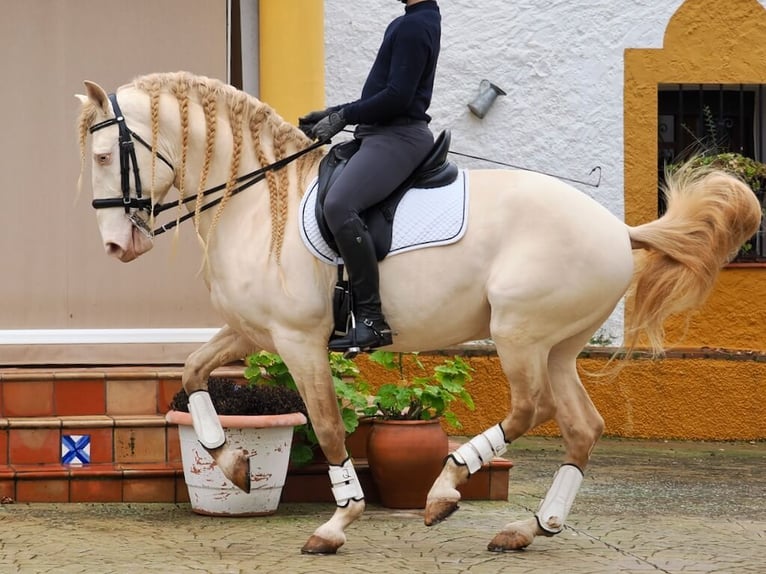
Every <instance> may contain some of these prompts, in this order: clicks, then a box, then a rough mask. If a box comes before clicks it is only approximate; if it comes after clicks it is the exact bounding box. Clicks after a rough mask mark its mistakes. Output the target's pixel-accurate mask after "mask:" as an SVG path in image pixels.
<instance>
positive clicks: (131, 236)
mask: <svg viewBox="0 0 766 574" xmlns="http://www.w3.org/2000/svg"><path fill="white" fill-rule="evenodd" d="M85 90H86V94H85V95H79V96H78V98H79V99H80V101H81V106H80V114H79V120H78V136H79V144H80V151H81V158H80V159H81V175H80V182H78V185H81V180H82V177H83V176H82V174H83V173H84V168H85V162H86V161H87V142H88V137H89V133H90V134H92V136H91V137H90V141H91V148H92V150H91V151H92V165H91V170H92V181H91V183H92V187H93V197H94V200H93V206H94V207H96V208H98V209H97V222H98V227H99V231H100V234H101V237H102V240H103V245H104V249H105V251H106V253H107V254H108V255H109V256H112V257H115V258H117V259H119V260H120V261H122V262H129V261H132V260H134V259H135V258H137V257H139V256H141V255H143V254H144V253H146V252H147V251H149V250H150V249H151V247H152V245H153V239H154V236H153V235H156V234H158V233H159V232H161V231H165V230H166V229H169V228H171V227H173V226H175V225H176V224H178V223H180V222H181V221H183V220H185V219H189V218H191V219H192V220H193V225H194V228H195V231H196V233H197V235H198V238H199V240H200V243H201V246H202V264H201V274H202V275H203V276H204V280H205V281H206V283H207V286H208V288H209V291H210V297H211V301H212V304H213V305H214V307H215V308H216V309H217V310H218V311H219V312H220V314H221V315H222V317H223V318H224V321H225V323H226V324H225V326H223V327H222V328H221V329H220V330H219V331H218V332H217V333H216V334H215V335H214V336H213V337H212V338H211V339H210V340H209V341H208V342H207V343H205V344H204V345H202V346H201V347H200V348H199V349H198V350H196V351H194V352H193V353H191V354H190V355H189V357H188V359H187V360H186V362H185V365H184V370H183V376H182V384H183V387H184V388H185V390H186V391H187V393H188V394H189V396H190V410H191V412H192V417H193V420H194V428H195V431H196V432H197V435H198V438H199V440H200V442H201V443H202V444H203V445H204V446H205V448H207V449H208V450H209V451H210V452H211V454H212V456H213V458H214V460H215V461H216V463H217V464H218V466H219V467H220V468H221V470H222V471H223V473H224V474H225V476H226V477H227V478H228V479H230V480H231V481H232V482H233V483H234V484H236V485H237V486H239V487H240V488H243V489H246V488H248V485H249V479H248V472H249V471H248V465H247V457H246V456H245V455H244V454H243V453H242V452H239V451H236V450H234V449H232V448H230V447H229V445H228V444H227V443H226V442H225V438H224V436H223V432H222V430H221V427H220V423H219V422H218V419H217V417H216V416H215V409H214V408H213V406H212V402H211V401H210V398H209V395H208V393H207V387H206V385H207V379H208V376H209V375H210V373H211V372H212V371H213V370H214V369H215V368H217V367H219V366H221V365H224V364H227V363H230V362H233V361H237V360H241V359H242V358H243V357H245V356H246V355H248V354H250V353H253V352H255V351H257V350H268V351H271V352H275V353H278V354H279V355H280V356H281V357H282V358H283V359H284V361H285V363H286V365H287V366H288V368H289V370H290V372H291V373H292V374H293V376H294V378H295V381H296V383H297V385H298V388H299V390H300V393H301V395H302V397H303V399H304V401H305V403H306V406H307V410H308V414H309V417H310V419H311V421H312V423H313V427H314V429H315V431H316V434H317V437H318V439H319V444H320V446H321V449H322V451H323V452H324V454H325V456H326V458H327V460H328V462H329V470H328V474H329V478H330V482H331V486H332V492H333V495H334V497H335V501H336V507H335V512H334V514H333V515H332V517H331V518H330V519H329V520H328V521H326V522H325V523H323V524H320V525H319V526H318V527H317V528H316V529H315V530H314V532H313V533H312V534H311V535H310V536H309V538H308V540H307V541H306V543H305V544H304V545H303V547H302V549H301V551H302V552H303V553H311V554H334V553H336V552H337V550H338V549H339V548H340V547H341V546H342V545H343V544H344V543H345V542H346V529H347V527H348V526H349V525H350V524H351V523H353V522H354V520H356V519H358V518H359V517H360V515H361V514H362V512H363V510H364V508H365V500H364V493H363V491H362V488H361V486H360V484H359V480H358V477H357V475H356V472H355V470H354V465H353V461H352V460H351V459H350V458H349V455H348V453H347V451H346V447H345V436H344V428H343V424H342V423H341V418H340V414H339V410H338V406H337V401H336V397H335V393H334V389H333V384H332V381H331V375H330V367H329V364H328V348H327V346H328V339H329V337H330V336H331V333H332V331H333V311H332V293H333V289H334V287H335V283H336V280H337V276H336V268H335V266H333V265H331V264H328V263H327V262H323V261H320V260H318V258H317V257H315V256H314V255H312V254H311V253H310V252H309V250H308V249H307V248H306V246H305V245H304V244H303V243H302V241H301V238H300V234H299V229H298V224H297V219H296V218H297V210H298V206H299V202H300V201H301V198H302V197H303V196H304V194H305V190H306V189H307V186H308V185H309V184H310V183H311V182H312V181H313V180H314V179H315V178H316V176H317V170H318V165H319V163H320V160H321V159H322V157H323V156H324V155H325V153H326V147H325V146H322V145H320V144H321V143H322V142H312V141H311V140H310V139H309V138H308V137H306V136H305V135H304V134H303V133H302V132H301V131H300V130H299V129H297V128H296V127H295V126H293V125H291V124H289V123H288V122H286V121H284V120H283V119H282V118H281V117H280V116H279V115H278V114H277V113H276V112H275V111H274V110H273V109H272V108H271V107H270V106H268V105H267V104H265V103H263V102H261V101H259V100H258V99H256V98H254V97H252V96H250V95H248V94H246V93H244V92H241V91H239V90H237V89H235V88H233V87H232V86H229V85H227V84H225V83H223V82H220V81H218V80H215V79H210V78H207V77H204V76H196V75H192V74H190V73H187V72H173V73H156V74H149V75H145V76H140V77H137V78H135V79H134V80H133V81H132V82H131V83H128V84H126V85H123V86H121V87H119V88H118V89H117V90H116V92H115V93H114V94H111V95H109V94H107V92H106V91H105V90H104V89H103V88H102V87H100V86H99V85H98V84H96V83H93V82H90V81H85ZM325 143H326V142H325ZM136 144H138V145H136ZM139 168H140V169H139ZM466 171H467V172H468V175H469V178H468V179H469V185H470V194H469V199H468V210H467V228H466V230H465V234H464V235H463V236H462V238H461V239H460V240H459V241H456V242H454V243H452V244H449V245H445V246H439V247H429V248H425V249H418V250H412V251H408V252H405V253H401V254H397V255H396V256H391V257H387V258H384V259H383V260H382V261H381V263H380V278H381V279H380V288H381V297H382V301H383V310H384V313H385V316H386V317H387V318H388V319H389V323H390V325H391V327H392V329H393V330H394V331H395V333H396V336H395V337H394V343H393V345H391V346H390V347H387V349H390V350H393V351H402V352H412V351H419V350H428V349H437V348H445V347H448V346H451V345H455V344H459V343H463V342H466V341H471V340H481V339H488V338H491V339H492V341H493V342H494V344H495V346H496V349H497V356H498V358H499V360H500V363H501V365H502V369H503V372H504V374H505V376H506V377H507V381H508V385H509V386H510V393H511V397H512V401H511V403H512V406H511V408H510V412H508V414H507V416H506V417H505V418H504V419H503V420H502V421H499V422H498V424H496V425H494V426H492V427H490V428H489V429H487V430H486V431H484V432H483V433H481V434H479V435H477V436H475V437H473V438H472V439H470V441H468V442H467V443H465V444H463V445H462V446H460V447H459V448H457V449H456V450H454V451H453V452H451V453H450V455H449V456H448V457H447V459H446V460H445V463H444V466H443V469H442V471H441V474H440V475H439V476H438V477H437V479H436V480H435V482H434V484H433V486H432V488H431V490H430V492H429V493H428V496H427V500H426V506H425V511H424V522H425V525H427V526H430V525H432V524H436V523H437V522H440V521H442V520H445V519H446V518H447V517H449V516H450V515H451V514H452V513H453V512H454V511H455V510H456V509H457V508H458V502H459V501H460V493H459V492H458V490H457V486H458V485H460V484H461V483H464V482H465V481H466V480H467V479H468V478H469V476H470V475H471V474H472V473H474V472H476V471H477V470H478V469H479V468H481V466H482V464H484V463H485V462H487V461H488V460H490V459H491V458H492V457H493V456H496V455H499V454H502V453H503V452H504V451H505V450H506V448H507V447H508V445H509V444H512V442H513V441H514V440H515V439H517V438H519V437H521V436H522V435H524V434H525V433H526V432H528V431H529V430H530V429H532V428H534V427H536V426H538V425H540V424H543V423H545V422H547V421H549V420H551V419H553V420H555V421H556V423H557V424H558V427H559V429H560V432H561V435H562V439H563V443H564V445H565V455H564V459H563V463H562V465H561V466H560V467H559V468H558V470H557V471H556V472H555V474H554V477H553V481H552V483H551V486H550V488H549V490H548V491H547V493H546V496H545V497H544V498H543V500H542V502H541V503H540V506H539V508H538V510H537V511H536V512H535V513H534V515H533V516H532V517H529V518H523V519H519V520H515V521H512V522H509V523H508V524H505V525H503V526H501V527H500V530H499V531H498V532H497V533H496V534H495V535H494V537H493V538H492V539H491V540H490V542H489V543H488V549H489V550H492V551H511V550H518V549H522V548H524V547H526V546H528V545H529V544H531V543H532V541H533V540H534V538H535V537H537V536H553V535H555V534H557V533H559V532H561V531H562V529H563V528H564V524H565V521H566V519H567V516H568V513H569V511H570V509H571V506H572V504H573V502H574V499H575V496H576V494H577V492H578V490H579V488H580V485H581V482H582V480H583V473H584V471H585V469H586V467H587V465H588V462H589V459H590V456H591V451H592V450H593V448H594V446H595V445H596V442H597V441H598V440H599V438H600V436H601V434H602V433H603V430H604V421H603V418H602V417H601V415H600V414H599V413H598V411H597V410H596V408H595V406H594V405H593V403H592V402H591V400H590V398H589V397H588V395H587V393H586V391H585V388H584V387H583V385H582V383H581V381H580V379H579V377H578V373H577V369H576V358H577V356H578V354H579V352H580V351H581V349H582V348H583V347H584V346H585V345H586V344H587V343H588V342H589V340H590V339H591V337H592V335H593V334H594V333H595V332H596V331H597V329H598V328H599V327H600V326H601V325H602V324H603V322H604V321H605V320H606V319H607V318H608V317H609V316H610V314H611V313H612V312H613V310H614V309H615V308H616V306H617V305H618V303H620V301H621V300H622V299H623V297H626V300H627V301H629V305H630V313H628V314H626V325H625V332H626V334H627V335H628V336H629V337H630V340H631V341H639V340H640V341H641V342H644V343H646V344H647V346H648V347H649V348H650V349H651V350H652V351H653V352H655V353H660V352H661V351H662V344H663V340H662V327H663V323H664V321H665V320H666V319H667V318H668V316H670V315H671V314H677V313H683V312H688V311H691V310H693V309H695V308H697V307H699V306H700V305H701V304H702V303H703V302H704V301H705V299H706V297H707V296H708V294H709V293H710V291H711V290H712V289H713V287H714V284H715V281H716V278H717V276H718V274H719V272H720V270H721V268H722V267H723V266H724V265H725V264H726V263H727V262H728V261H730V259H731V257H732V256H733V255H734V254H735V253H736V252H737V250H738V248H739V247H740V246H741V245H742V244H743V243H744V241H745V240H746V239H747V238H749V237H751V236H752V235H753V234H754V233H755V231H756V230H757V228H758V226H759V223H760V220H761V208H760V205H759V202H758V200H757V199H756V197H755V195H754V193H753V192H752V190H751V189H750V188H749V187H748V186H747V185H746V184H745V183H743V182H742V181H740V180H739V179H737V178H735V177H733V176H731V175H729V174H727V173H723V172H720V171H715V170H695V169H692V168H683V169H681V170H679V171H678V172H676V173H673V174H670V175H669V176H668V181H667V185H666V189H665V195H666V200H667V210H666V212H665V213H664V214H663V215H662V216H661V217H659V218H658V219H656V220H654V221H649V222H646V223H643V224H641V225H637V226H628V225H626V224H625V223H624V222H623V221H622V220H620V219H619V218H617V217H616V216H615V215H614V214H612V213H611V212H610V211H609V210H607V209H606V208H604V207H603V206H601V205H600V204H599V203H598V202H596V201H595V200H593V199H592V198H590V197H588V196H587V195H585V194H583V193H581V192H580V191H578V190H577V189H575V188H574V187H572V186H571V185H569V184H567V183H565V182H562V181H560V180H559V179H557V178H554V177H551V176H547V175H543V174H539V173H533V172H530V171H524V170H498V169H488V170H479V169H477V170H466ZM253 173H255V174H258V176H257V177H255V178H253V179H250V180H248V181H244V180H246V179H247V174H253ZM208 182H214V183H215V184H217V185H215V186H213V187H211V188H209V189H207V188H206V186H207V185H208ZM248 185H249V186H250V188H251V189H248V190H247V191H244V190H243V188H244V187H245V186H248ZM171 188H175V189H176V190H177V192H178V195H179V200H178V201H177V202H174V203H162V202H163V201H164V200H165V198H166V196H167V194H168V193H169V191H170V189H171ZM146 189H149V190H150V192H149V196H148V197H146V196H145V195H144V192H143V190H146ZM241 190H242V191H243V192H242V193H238V192H239V191H241ZM170 206H177V211H176V213H177V215H176V218H175V221H172V222H171V223H170V224H169V225H166V226H164V227H162V228H158V229H157V230H154V234H153V233H152V230H151V227H152V226H153V225H154V224H155V216H156V215H158V213H159V212H160V211H162V210H164V209H166V208H168V207H170ZM208 207H210V208H211V209H208ZM212 208H214V209H212ZM176 231H177V229H176ZM639 337H640V339H639Z"/></svg>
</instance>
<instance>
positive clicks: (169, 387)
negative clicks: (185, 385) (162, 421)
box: [157, 379, 181, 414]
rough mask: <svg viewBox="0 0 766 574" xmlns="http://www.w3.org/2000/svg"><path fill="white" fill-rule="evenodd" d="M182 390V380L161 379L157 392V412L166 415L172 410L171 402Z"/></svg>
mask: <svg viewBox="0 0 766 574" xmlns="http://www.w3.org/2000/svg"><path fill="white" fill-rule="evenodd" d="M180 390H181V380H180V379H160V380H159V382H158V390H157V412H159V413H163V414H164V413H166V412H168V410H169V409H170V401H172V400H173V397H174V396H175V394H176V393H177V392H178V391H180Z"/></svg>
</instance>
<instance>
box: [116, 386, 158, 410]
mask: <svg viewBox="0 0 766 574" xmlns="http://www.w3.org/2000/svg"><path fill="white" fill-rule="evenodd" d="M106 413H107V414H109V415H149V414H157V382H156V381H155V380H148V381H147V380H107V381H106Z"/></svg>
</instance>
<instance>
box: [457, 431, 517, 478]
mask: <svg viewBox="0 0 766 574" xmlns="http://www.w3.org/2000/svg"><path fill="white" fill-rule="evenodd" d="M507 449H508V445H507V444H506V442H505V434H504V433H503V428H502V427H501V426H500V425H499V424H498V425H495V426H493V427H491V428H489V429H487V430H485V431H484V432H483V433H481V434H480V435H476V436H475V437H473V438H472V439H471V440H470V441H468V442H467V443H465V444H462V445H460V447H459V448H458V449H457V450H456V451H455V452H453V453H452V454H451V455H450V456H451V457H452V459H453V460H454V461H455V462H456V463H457V464H459V465H461V466H467V467H468V473H469V474H473V473H474V472H476V471H477V470H479V469H480V468H481V466H482V465H483V464H486V463H488V462H489V461H490V460H492V457H495V456H499V455H501V454H503V453H504V452H505V451H506V450H507Z"/></svg>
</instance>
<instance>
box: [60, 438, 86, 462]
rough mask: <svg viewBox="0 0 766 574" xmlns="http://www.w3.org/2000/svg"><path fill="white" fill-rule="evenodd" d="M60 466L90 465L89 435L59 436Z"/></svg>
mask: <svg viewBox="0 0 766 574" xmlns="http://www.w3.org/2000/svg"><path fill="white" fill-rule="evenodd" d="M61 464H70V465H81V464H90V435H89V434H62V435H61Z"/></svg>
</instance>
